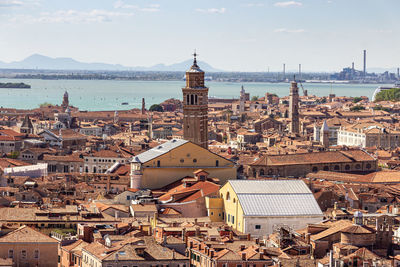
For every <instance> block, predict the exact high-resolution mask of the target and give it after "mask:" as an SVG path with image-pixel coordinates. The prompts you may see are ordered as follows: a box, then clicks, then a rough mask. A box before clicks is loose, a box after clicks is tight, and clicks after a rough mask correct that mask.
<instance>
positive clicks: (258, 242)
mask: <svg viewBox="0 0 400 267" xmlns="http://www.w3.org/2000/svg"><path fill="white" fill-rule="evenodd" d="M254 241H256V244H257V245H258V244H260V239H258V237H257V238H256V239H254Z"/></svg>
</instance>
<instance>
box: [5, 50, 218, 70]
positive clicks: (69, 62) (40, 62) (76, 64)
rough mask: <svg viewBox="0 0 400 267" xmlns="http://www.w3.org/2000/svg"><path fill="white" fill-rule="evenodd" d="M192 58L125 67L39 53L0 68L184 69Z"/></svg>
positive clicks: (208, 67)
mask: <svg viewBox="0 0 400 267" xmlns="http://www.w3.org/2000/svg"><path fill="white" fill-rule="evenodd" d="M192 63H193V60H192V59H188V60H186V61H183V62H180V63H175V64H171V65H165V64H157V65H154V66H151V67H127V66H123V65H120V64H107V63H85V62H80V61H77V60H75V59H72V58H67V57H58V58H52V57H47V56H43V55H39V54H34V55H31V56H29V57H27V58H25V59H24V60H21V61H14V62H10V63H5V62H1V61H0V68H1V69H46V70H108V71H129V70H130V71H186V70H187V69H189V67H190V66H191V65H192ZM198 64H199V66H200V68H201V69H202V70H204V71H206V72H222V71H223V70H219V69H216V68H213V67H212V66H211V65H209V64H207V63H206V62H203V61H198Z"/></svg>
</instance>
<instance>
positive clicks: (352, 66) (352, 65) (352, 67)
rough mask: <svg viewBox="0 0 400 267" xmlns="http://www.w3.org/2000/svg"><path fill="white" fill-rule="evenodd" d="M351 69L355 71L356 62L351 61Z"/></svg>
mask: <svg viewBox="0 0 400 267" xmlns="http://www.w3.org/2000/svg"><path fill="white" fill-rule="evenodd" d="M351 70H352V71H353V72H354V62H353V63H351Z"/></svg>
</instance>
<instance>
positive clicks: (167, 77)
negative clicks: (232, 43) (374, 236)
mask: <svg viewBox="0 0 400 267" xmlns="http://www.w3.org/2000/svg"><path fill="white" fill-rule="evenodd" d="M218 74H219V73H218ZM161 76H162V77H160V75H157V74H155V73H152V75H150V74H147V75H140V76H139V77H137V76H130V77H120V76H113V75H111V76H106V75H91V74H89V75H81V74H76V75H75V74H74V75H64V74H56V75H46V74H32V75H29V74H28V75H26V74H22V75H15V76H5V75H0V79H19V80H22V79H34V80H77V81H90V80H98V81H107V80H108V81H153V82H157V81H159V82H163V81H183V79H181V78H178V77H175V75H173V74H171V75H168V74H166V75H161ZM217 76H221V75H220V74H219V75H217ZM243 76H246V75H243V74H242V75H241V77H237V78H234V77H230V78H228V77H218V78H213V79H210V80H208V81H209V82H210V81H211V82H229V83H249V82H250V83H251V82H254V83H290V82H291V80H289V79H285V80H279V79H268V78H261V77H243ZM250 76H251V75H250ZM296 81H297V82H299V83H305V84H307V83H308V84H311V83H314V84H360V85H362V84H368V85H370V84H381V83H378V82H375V81H371V82H366V81H352V80H328V79H327V80H311V79H310V80H308V79H307V80H296ZM1 88H7V87H1ZM17 88H20V87H17ZM22 88H23V87H22ZM27 88H28V87H27ZM29 88H30V87H29Z"/></svg>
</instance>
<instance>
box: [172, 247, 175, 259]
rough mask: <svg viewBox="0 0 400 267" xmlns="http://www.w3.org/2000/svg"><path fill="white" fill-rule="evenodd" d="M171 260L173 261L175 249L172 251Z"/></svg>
mask: <svg viewBox="0 0 400 267" xmlns="http://www.w3.org/2000/svg"><path fill="white" fill-rule="evenodd" d="M172 259H173V260H175V249H173V250H172Z"/></svg>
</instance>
